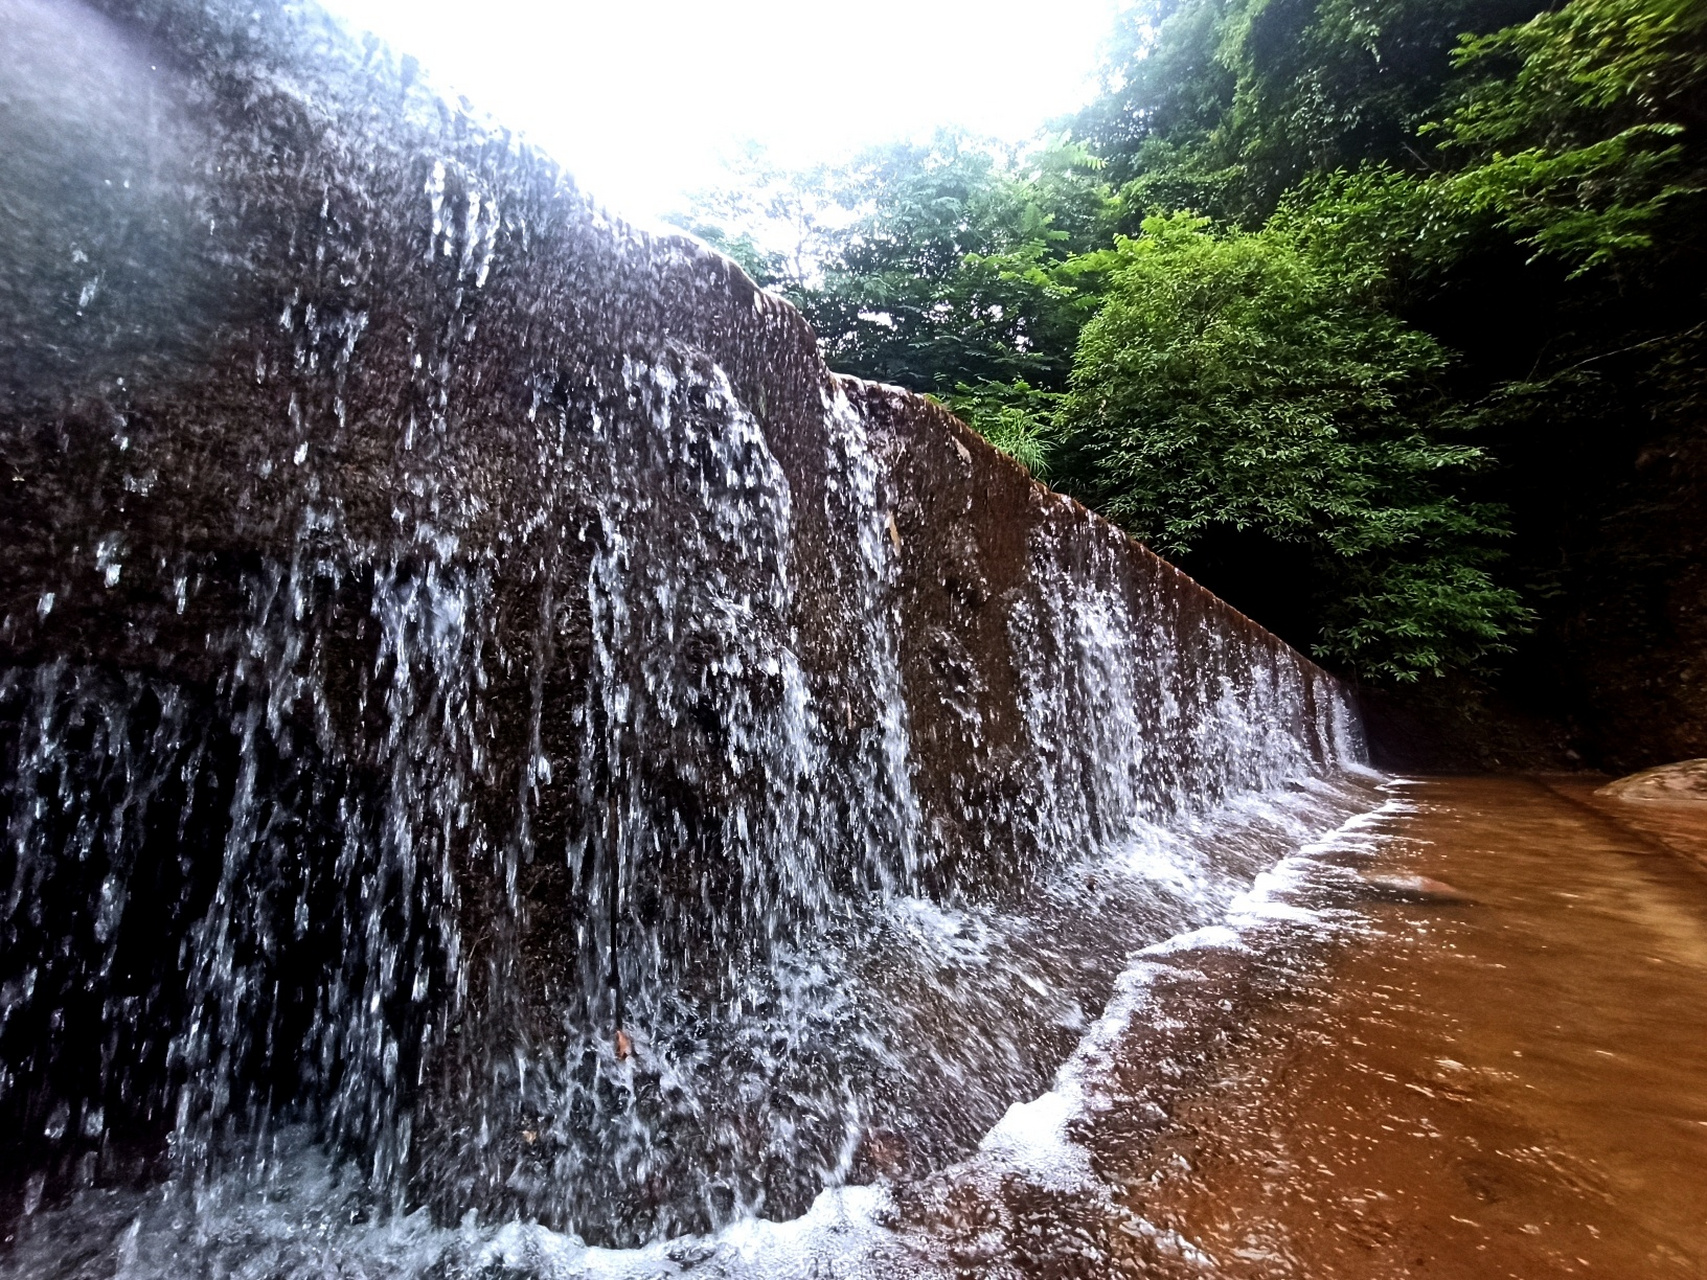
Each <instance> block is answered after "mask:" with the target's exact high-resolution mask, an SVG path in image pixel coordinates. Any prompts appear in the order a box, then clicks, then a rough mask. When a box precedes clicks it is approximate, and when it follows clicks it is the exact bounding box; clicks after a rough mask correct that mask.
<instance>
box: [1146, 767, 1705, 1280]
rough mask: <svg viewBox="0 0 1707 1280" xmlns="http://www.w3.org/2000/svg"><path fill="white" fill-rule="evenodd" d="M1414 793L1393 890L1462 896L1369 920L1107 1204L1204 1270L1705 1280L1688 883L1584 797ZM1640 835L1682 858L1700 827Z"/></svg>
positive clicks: (1695, 904) (1694, 887)
mask: <svg viewBox="0 0 1707 1280" xmlns="http://www.w3.org/2000/svg"><path fill="white" fill-rule="evenodd" d="M1416 794H1417V798H1418V799H1419V800H1420V802H1421V812H1420V813H1419V814H1418V815H1417V816H1416V817H1415V818H1414V819H1412V820H1411V822H1410V823H1409V824H1408V826H1407V829H1406V831H1405V835H1406V836H1407V837H1408V839H1407V840H1406V841H1404V842H1401V843H1399V844H1397V845H1395V846H1394V850H1395V854H1396V856H1395V857H1394V858H1393V859H1392V861H1393V863H1394V864H1395V865H1394V867H1393V868H1392V869H1394V870H1402V871H1404V872H1407V873H1413V874H1414V873H1421V874H1424V875H1427V876H1431V877H1437V878H1439V879H1440V880H1442V881H1446V882H1449V883H1450V884H1452V885H1454V886H1456V887H1457V888H1458V889H1459V890H1460V891H1461V892H1462V894H1463V895H1464V897H1465V898H1466V899H1468V901H1466V902H1464V903H1462V904H1458V905H1451V904H1446V903H1441V902H1438V901H1436V902H1422V903H1410V904H1405V903H1393V904H1390V905H1385V906H1380V907H1377V908H1376V909H1375V910H1376V912H1377V915H1378V918H1379V921H1380V932H1379V935H1378V938H1377V940H1376V942H1375V944H1374V945H1371V946H1367V947H1363V948H1358V949H1356V950H1354V951H1352V952H1350V953H1348V954H1347V955H1346V957H1345V958H1344V959H1343V960H1342V961H1341V962H1340V963H1339V964H1338V965H1337V966H1336V969H1335V971H1333V972H1331V973H1330V974H1328V975H1327V976H1326V978H1325V980H1324V981H1323V982H1322V983H1321V984H1320V986H1319V988H1318V990H1317V991H1316V993H1315V994H1313V995H1310V994H1306V995H1304V996H1301V997H1298V998H1296V999H1289V1000H1287V1001H1285V1002H1283V1003H1282V1004H1280V1005H1277V1006H1275V1007H1273V1008H1272V1009H1271V1010H1270V1011H1269V1013H1268V1014H1267V1016H1266V1017H1265V1018H1264V1019H1263V1020H1261V1021H1259V1022H1258V1023H1257V1024H1256V1025H1255V1027H1254V1028H1253V1031H1254V1033H1255V1034H1254V1036H1253V1043H1256V1044H1258V1045H1260V1046H1261V1047H1260V1048H1259V1049H1258V1050H1256V1051H1255V1052H1251V1053H1249V1054H1248V1055H1243V1054H1241V1055H1236V1057H1237V1061H1236V1062H1235V1063H1234V1064H1233V1065H1232V1066H1230V1067H1229V1069H1227V1070H1226V1071H1225V1072H1224V1073H1223V1075H1222V1078H1220V1079H1218V1080H1216V1081H1215V1082H1214V1083H1213V1084H1210V1085H1207V1086H1205V1087H1202V1088H1200V1089H1197V1090H1195V1091H1194V1092H1193V1093H1192V1094H1191V1095H1190V1096H1189V1097H1188V1099H1187V1100H1186V1101H1185V1102H1184V1103H1183V1104H1182V1105H1180V1106H1179V1107H1178V1108H1176V1109H1175V1112H1174V1115H1173V1118H1172V1122H1171V1124H1170V1126H1169V1129H1168V1133H1167V1135H1166V1136H1165V1138H1164V1139H1163V1141H1162V1147H1161V1151H1160V1152H1159V1153H1158V1152H1156V1151H1154V1150H1151V1151H1147V1152H1146V1153H1145V1156H1144V1161H1143V1163H1144V1164H1145V1165H1146V1166H1148V1167H1150V1168H1153V1169H1155V1170H1157V1171H1158V1172H1157V1173H1156V1174H1155V1175H1154V1176H1153V1179H1152V1180H1147V1181H1144V1182H1140V1183H1139V1184H1137V1186H1136V1188H1135V1189H1134V1190H1133V1191H1131V1192H1130V1200H1129V1203H1130V1205H1131V1207H1132V1208H1133V1209H1135V1210H1136V1211H1137V1213H1139V1214H1140V1215H1142V1217H1143V1218H1145V1219H1147V1220H1149V1221H1150V1222H1152V1223H1154V1224H1156V1225H1157V1226H1158V1227H1171V1228H1173V1229H1174V1230H1177V1231H1178V1232H1179V1233H1180V1236H1181V1237H1183V1238H1184V1239H1185V1240H1186V1241H1189V1242H1190V1243H1191V1245H1192V1246H1195V1248H1196V1249H1199V1250H1201V1251H1202V1252H1203V1253H1204V1254H1206V1255H1208V1257H1209V1258H1210V1259H1212V1260H1213V1261H1212V1265H1210V1266H1209V1267H1208V1270H1209V1271H1210V1272H1211V1273H1212V1274H1215V1275H1219V1276H1226V1277H1253V1278H1254V1277H1265V1278H1268V1277H1293V1276H1296V1277H1309V1280H1332V1278H1335V1277H1346V1278H1347V1280H1350V1278H1352V1277H1357V1278H1359V1280H1366V1278H1373V1277H1380V1278H1381V1280H1398V1278H1399V1277H1407V1276H1419V1277H1420V1276H1440V1277H1463V1278H1465V1280H1471V1278H1474V1280H1484V1278H1487V1277H1504V1276H1512V1277H1522V1278H1523V1280H1531V1278H1536V1280H1539V1278H1540V1277H1553V1276H1564V1275H1583V1276H1605V1277H1618V1278H1619V1280H1638V1278H1641V1277H1698V1276H1701V1275H1704V1274H1707V1036H1704V1035H1703V1029H1704V1027H1707V998H1704V996H1703V992H1704V991H1707V877H1704V876H1703V875H1702V874H1701V872H1700V870H1699V869H1698V868H1696V867H1695V866H1692V865H1691V864H1690V862H1689V861H1687V860H1686V859H1684V858H1682V857H1678V856H1675V854H1674V852H1673V851H1672V850H1671V849H1668V848H1666V847H1663V846H1662V845H1661V844H1660V843H1659V842H1658V841H1657V840H1656V838H1655V835H1654V834H1650V833H1649V832H1648V831H1646V830H1638V829H1637V828H1635V827H1634V826H1631V825H1626V823H1625V822H1624V821H1622V820H1621V817H1620V815H1621V814H1622V813H1623V812H1625V811H1626V810H1628V809H1630V808H1633V807H1634V806H1629V805H1626V806H1624V807H1623V808H1622V809H1621V808H1620V807H1619V806H1617V805H1616V804H1615V803H1613V802H1608V801H1604V800H1596V799H1594V798H1593V797H1592V795H1591V786H1590V784H1587V783H1584V782H1578V781H1563V782H1555V783H1552V784H1549V783H1548V782H1546V781H1543V780H1536V779H1530V778H1477V779H1441V780H1434V781H1429V782H1426V783H1424V784H1422V785H1421V786H1420V787H1419V788H1418V789H1417V793H1416ZM1642 817H1643V822H1644V824H1645V825H1646V824H1657V825H1655V826H1654V830H1655V831H1656V832H1659V833H1661V834H1668V835H1669V836H1670V840H1669V841H1668V843H1670V844H1672V845H1673V846H1674V847H1681V846H1688V845H1690V844H1692V843H1693V842H1702V843H1701V844H1700V845H1699V847H1703V848H1707V841H1704V840H1703V838H1704V837H1707V814H1703V813H1702V812H1701V810H1700V809H1699V808H1698V809H1696V810H1695V811H1694V812H1693V813H1692V812H1691V810H1690V809H1688V808H1685V807H1683V806H1668V807H1667V810H1666V812H1664V813H1662V812H1661V810H1660V809H1659V807H1658V806H1647V807H1644V808H1643V810H1642ZM1660 827H1663V828H1664V831H1663V832H1660ZM1401 864H1402V865H1401ZM1384 869H1385V868H1384ZM1198 1261H1199V1264H1201V1262H1202V1259H1199V1260H1198ZM1155 1265H1156V1264H1154V1263H1152V1265H1151V1269H1150V1270H1149V1271H1148V1272H1147V1273H1149V1274H1154V1273H1155ZM1166 1269H1167V1268H1166V1264H1165V1263H1164V1264H1162V1270H1163V1272H1164V1273H1165V1272H1166ZM1188 1272H1189V1273H1191V1274H1197V1273H1198V1272H1197V1271H1195V1270H1193V1269H1192V1266H1191V1265H1186V1264H1182V1266H1181V1274H1186V1273H1188Z"/></svg>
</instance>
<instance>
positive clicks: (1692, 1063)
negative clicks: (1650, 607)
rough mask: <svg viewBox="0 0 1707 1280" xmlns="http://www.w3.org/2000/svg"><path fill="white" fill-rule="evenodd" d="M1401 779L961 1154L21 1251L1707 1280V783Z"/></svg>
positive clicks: (29, 1255)
mask: <svg viewBox="0 0 1707 1280" xmlns="http://www.w3.org/2000/svg"><path fill="white" fill-rule="evenodd" d="M1378 782H1379V780H1378V779H1376V780H1371V781H1370V783H1369V788H1370V790H1369V796H1370V799H1369V804H1370V805H1371V806H1372V807H1371V808H1369V809H1368V811H1366V812H1363V813H1360V814H1359V815H1358V816H1356V817H1354V818H1352V819H1350V820H1348V821H1347V822H1346V823H1345V824H1344V825H1343V826H1341V827H1339V828H1338V829H1337V830H1335V831H1334V832H1332V833H1329V834H1328V835H1326V836H1324V837H1322V838H1321V839H1318V840H1314V841H1311V842H1308V843H1306V844H1305V845H1304V846H1303V847H1301V848H1299V849H1298V851H1297V853H1296V854H1295V855H1293V856H1289V857H1287V858H1285V859H1283V860H1282V861H1281V862H1280V863H1279V864H1277V865H1276V866H1275V867H1274V868H1273V869H1272V870H1271V871H1270V872H1268V873H1265V874H1264V875H1262V876H1259V877H1258V879H1257V882H1256V884H1255V885H1253V887H1252V889H1251V891H1250V892H1249V893H1248V894H1245V895H1242V896H1241V897H1240V898H1238V899H1236V900H1235V901H1234V902H1233V903H1232V904H1231V906H1230V907H1229V910H1228V913H1227V915H1226V917H1225V921H1224V923H1222V924H1219V925H1214V926H1211V927H1207V928H1203V929H1198V930H1195V931H1190V932H1186V933H1182V934H1180V935H1177V936H1175V937H1173V938H1171V939H1169V940H1168V941H1166V942H1163V943H1159V944H1156V945H1153V946H1149V947H1145V948H1143V949H1142V950H1140V951H1138V952H1134V953H1132V954H1130V955H1129V956H1127V964H1128V967H1127V968H1126V970H1125V971H1124V972H1123V973H1122V975H1121V977H1120V979H1119V981H1118V982H1117V984H1116V988H1115V992H1114V995H1113V997H1112V998H1111V999H1110V1001H1109V1004H1108V1011H1107V1012H1106V1013H1105V1014H1104V1016H1103V1017H1102V1018H1101V1019H1099V1020H1098V1021H1097V1022H1096V1023H1094V1024H1093V1025H1092V1026H1091V1027H1090V1028H1089V1029H1088V1030H1087V1031H1086V1033H1085V1035H1084V1038H1083V1040H1082V1041H1081V1042H1080V1044H1079V1047H1078V1048H1077V1049H1076V1050H1075V1051H1074V1053H1073V1055H1072V1057H1071V1058H1070V1060H1069V1061H1068V1063H1067V1064H1066V1065H1065V1066H1064V1067H1063V1068H1062V1070H1061V1072H1060V1073H1059V1075H1058V1076H1057V1080H1056V1087H1055V1088H1054V1089H1053V1090H1052V1091H1051V1092H1049V1093H1046V1094H1044V1095H1043V1096H1042V1097H1039V1098H1037V1099H1036V1100H1035V1101H1032V1102H1027V1103H1022V1104H1018V1105H1016V1106H1015V1107H1013V1108H1012V1109H1011V1110H1010V1111H1009V1112H1008V1113H1007V1115H1006V1116H1005V1117H1004V1118H1003V1120H1002V1121H1001V1122H1000V1123H999V1124H998V1125H997V1126H996V1127H995V1129H993V1130H992V1131H991V1132H990V1134H989V1135H988V1136H987V1137H986V1138H985V1139H984V1141H983V1143H982V1144H981V1148H980V1150H979V1151H978V1152H977V1153H976V1154H974V1155H973V1156H971V1157H970V1158H968V1159H967V1160H965V1161H963V1162H961V1163H959V1164H956V1165H954V1166H953V1167H950V1168H947V1169H943V1170H941V1171H939V1172H937V1173H935V1174H930V1175H927V1176H924V1177H922V1178H919V1179H917V1180H910V1179H909V1178H908V1176H907V1173H906V1170H905V1168H904V1166H905V1165H906V1164H907V1155H908V1145H909V1144H908V1138H907V1136H906V1134H905V1132H899V1133H895V1134H892V1135H885V1143H884V1145H883V1147H882V1148H881V1153H882V1154H884V1155H885V1156H886V1158H888V1162H889V1164H891V1165H893V1166H894V1168H893V1169H890V1168H885V1167H883V1166H882V1164H881V1163H880V1162H879V1161H878V1159H877V1156H878V1154H879V1153H878V1152H874V1153H873V1157H872V1163H873V1165H874V1166H875V1167H874V1168H873V1169H872V1170H869V1171H868V1174H867V1176H871V1177H874V1179H875V1180H874V1182H873V1185H870V1186H857V1187H844V1188H840V1189H837V1190H834V1191H826V1192H825V1193H824V1194H823V1195H821V1196H820V1197H819V1198H818V1201H817V1202H816V1203H815V1204H814V1205H813V1207H812V1210H811V1212H810V1213H808V1214H807V1215H806V1217H805V1218H803V1219H797V1220H795V1221H792V1222H786V1223H772V1222H762V1221H748V1222H745V1223H740V1224H737V1225H736V1226H734V1227H732V1228H729V1229H727V1230H725V1231H723V1232H720V1233H718V1234H717V1235H716V1236H713V1237H699V1238H682V1239H679V1240H673V1241H665V1242H660V1243H658V1244H655V1245H651V1246H647V1247H646V1248H643V1249H639V1250H628V1251H612V1250H601V1249H595V1248H588V1247H586V1246H585V1245H584V1244H583V1243H582V1242H580V1241H579V1240H577V1239H575V1238H574V1237H570V1236H565V1235H559V1234H556V1233H553V1232H551V1231H548V1230H546V1229H544V1228H542V1227H539V1226H537V1225H533V1224H529V1223H526V1222H512V1223H509V1224H507V1225H500V1224H494V1225H489V1226H488V1225H482V1224H480V1223H478V1222H474V1221H472V1217H471V1219H470V1220H469V1221H468V1222H465V1224H464V1225H463V1226H462V1227H461V1228H445V1227H442V1226H435V1225H434V1224H433V1223H432V1222H431V1221H430V1220H429V1219H428V1217H427V1216H426V1215H425V1214H424V1213H421V1214H416V1215H411V1216H410V1217H408V1218H403V1219H397V1220H393V1221H390V1222H385V1223H377V1224H375V1225H373V1226H372V1227H363V1226H359V1225H357V1226H351V1225H349V1221H353V1220H349V1221H346V1222H344V1223H343V1224H342V1225H340V1223H339V1222H338V1221H334V1218H335V1217H336V1215H335V1214H334V1215H332V1216H328V1215H327V1213H326V1212H324V1206H326V1205H332V1206H336V1205H337V1204H338V1203H339V1201H338V1198H337V1195H336V1194H334V1192H335V1191H336V1188H332V1189H330V1190H328V1189H325V1188H322V1189H321V1190H320V1191H318V1192H316V1191H315V1188H314V1186H312V1185H308V1183H307V1182H305V1183H304V1185H303V1186H302V1187H301V1188H293V1189H292V1190H291V1191H290V1192H289V1193H281V1194H279V1195H276V1196H273V1197H271V1198H268V1199H266V1200H265V1201H263V1202H257V1203H256V1204H254V1205H249V1206H248V1207H246V1208H242V1209H241V1211H240V1212H237V1211H232V1212H226V1213H224V1214H223V1215H219V1214H216V1215H214V1217H213V1218H211V1219H207V1220H205V1221H203V1220H202V1219H199V1218H198V1219H196V1220H194V1221H188V1222H187V1223H177V1222H176V1220H175V1219H173V1218H172V1211H171V1210H170V1206H169V1205H166V1206H165V1207H158V1208H157V1209H155V1210H148V1211H143V1212H139V1211H138V1205H137V1203H136V1202H135V1198H134V1197H130V1198H129V1199H126V1198H125V1197H122V1196H107V1197H105V1198H103V1195H102V1194H100V1193H91V1194H90V1196H89V1197H85V1199H87V1200H88V1201H89V1203H87V1204H83V1203H81V1202H80V1203H79V1205H77V1206H74V1207H73V1208H71V1209H68V1210H66V1211H63V1212H55V1213H52V1214H49V1213H46V1212H44V1213H43V1214H42V1215H41V1218H40V1220H39V1221H37V1222H36V1223H35V1224H34V1225H33V1226H32V1227H31V1230H30V1232H29V1233H28V1234H29V1237H30V1238H29V1240H28V1241H25V1242H23V1243H21V1244H20V1246H19V1248H18V1250H17V1251H15V1252H14V1253H12V1254H11V1255H9V1256H8V1255H3V1254H0V1272H3V1273H5V1274H7V1275H14V1276H19V1277H29V1280H38V1278H39V1277H46V1276H55V1277H64V1278H65V1280H72V1278H73V1277H75V1278H76V1280H111V1278H112V1277H115V1276H120V1275H122V1276H126V1277H131V1276H135V1275H141V1274H147V1275H153V1276H164V1275H173V1276H179V1277H182V1280H201V1278H202V1277H206V1278H207V1280H212V1278H213V1277H214V1276H219V1277H221V1280H223V1277H225V1276H227V1275H241V1276H244V1277H247V1278H249V1280H332V1278H333V1277H337V1280H346V1278H347V1277H352V1276H356V1275H362V1276H367V1277H370V1278H373V1277H411V1278H412V1280H422V1278H424V1277H433V1278H434V1280H500V1278H502V1280H570V1278H571V1277H574V1278H577V1280H580V1278H584V1277H589V1276H598V1277H600V1278H601V1280H619V1278H620V1280H667V1278H668V1277H677V1276H684V1275H686V1276H691V1277H693V1280H756V1278H758V1277H763V1278H764V1280H784V1278H786V1280H793V1278H795V1277H799V1278H800V1280H806V1278H807V1277H811V1280H832V1278H840V1280H899V1278H901V1277H909V1278H915V1277H916V1278H918V1280H945V1278H946V1277H956V1278H960V1277H965V1278H968V1280H1021V1278H1030V1277H1040V1278H1041V1277H1047V1278H1048V1280H1110V1278H1116V1277H1134V1278H1141V1280H1187V1278H1192V1280H1198V1278H1203V1277H1226V1278H1227V1280H1259V1278H1260V1280H1405V1278H1407V1277H1418V1278H1421V1277H1439V1278H1444V1280H1495V1278H1500V1277H1517V1278H1520V1280H1551V1278H1552V1277H1558V1276H1598V1277H1606V1278H1607V1280H1687V1278H1693V1280H1707V805H1694V806H1684V805H1656V804H1631V803H1620V802H1617V801H1608V800H1603V799H1600V798H1598V797H1596V796H1595V795H1594V794H1593V790H1594V785H1595V783H1594V781H1593V780H1584V779H1580V778H1520V777H1506V778H1462V779H1426V780H1422V781H1399V782H1387V783H1385V784H1382V785H1379V786H1377V785H1376V784H1377V783H1378ZM1103 889H1106V886H1100V887H1096V888H1094V890H1093V891H1098V892H1100V891H1102V890H1103ZM307 1167H312V1166H307ZM311 1181H312V1180H311V1179H310V1180H309V1182H311ZM298 1190H300V1192H301V1195H300V1197H299V1196H298V1195H297V1191H298ZM317 1196H318V1199H317V1198H316V1197H317ZM297 1198H301V1199H303V1201H304V1204H303V1205H296V1204H293V1200H295V1199H297ZM109 1199H110V1200H111V1201H112V1203H111V1204H108V1203H107V1202H106V1201H107V1200H109ZM309 1202H312V1203H313V1204H317V1205H321V1206H322V1208H321V1209H320V1210H315V1211H314V1212H309V1211H308V1208H305V1207H304V1206H305V1205H309ZM163 1203H164V1202H163ZM309 1207H312V1206H309ZM198 1222H201V1223H202V1225H200V1226H198V1225H197V1223H198ZM209 1222H211V1223H212V1224H213V1226H214V1227H217V1229H218V1231H219V1232H220V1233H221V1238H220V1239H219V1240H217V1241H215V1242H214V1245H217V1247H214V1245H210V1244H209V1243H208V1242H207V1241H206V1240H204V1239H203V1238H202V1235H201V1233H202V1232H204V1231H205V1230H206V1229H207V1223H209ZM127 1223H128V1224H129V1225H128V1226H127V1225H126V1224H127ZM316 1223H318V1224H319V1225H317V1226H316V1225H314V1224H316ZM151 1237H152V1238H151ZM25 1245H27V1246H28V1247H24V1246H25ZM144 1264H146V1265H144ZM228 1264H230V1265H228Z"/></svg>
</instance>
